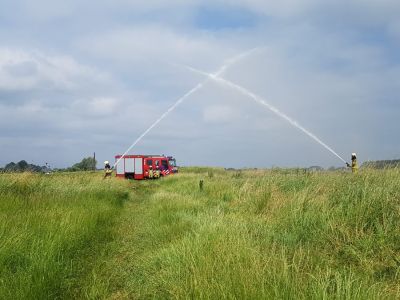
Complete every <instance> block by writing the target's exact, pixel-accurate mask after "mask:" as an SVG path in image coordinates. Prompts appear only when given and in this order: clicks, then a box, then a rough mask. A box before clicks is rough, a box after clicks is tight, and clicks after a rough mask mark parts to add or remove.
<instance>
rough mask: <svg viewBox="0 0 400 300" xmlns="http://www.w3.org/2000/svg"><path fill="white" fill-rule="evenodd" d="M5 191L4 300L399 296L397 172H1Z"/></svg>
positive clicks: (0, 258)
mask: <svg viewBox="0 0 400 300" xmlns="http://www.w3.org/2000/svg"><path fill="white" fill-rule="evenodd" d="M200 180H203V182H204V185H203V189H202V190H200V188H199V181H200ZM0 195H1V201H0V217H1V218H0V299H2V298H5V299H8V298H20V299H22V298H36V299H42V298H43V299H46V298H47V299H48V298H60V299H61V298H87V299H170V298H173V299H182V298H184V299H187V298H193V299H399V298H400V271H399V270H400V170H399V169H391V170H380V171H374V170H364V171H361V172H360V173H359V174H355V175H354V174H351V173H343V172H319V173H303V172H301V171H299V170H279V169H276V170H269V171H265V170H247V171H246V170H244V171H225V170H223V169H213V168H187V169H183V170H182V172H181V173H180V174H178V175H173V176H170V177H168V178H163V179H161V180H157V181H139V182H127V181H125V180H117V179H115V178H113V179H112V180H106V181H102V180H101V175H99V174H95V173H94V174H76V175H75V174H61V175H55V176H53V177H46V176H39V175H31V174H23V175H4V176H1V177H0Z"/></svg>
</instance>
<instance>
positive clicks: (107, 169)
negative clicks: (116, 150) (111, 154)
mask: <svg viewBox="0 0 400 300" xmlns="http://www.w3.org/2000/svg"><path fill="white" fill-rule="evenodd" d="M111 174H112V169H111V166H110V163H109V162H108V161H107V160H106V161H105V162H104V178H107V177H109V178H111Z"/></svg>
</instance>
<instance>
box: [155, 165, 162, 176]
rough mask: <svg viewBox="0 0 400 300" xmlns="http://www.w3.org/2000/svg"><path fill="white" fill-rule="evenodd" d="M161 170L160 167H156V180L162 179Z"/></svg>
mask: <svg viewBox="0 0 400 300" xmlns="http://www.w3.org/2000/svg"><path fill="white" fill-rule="evenodd" d="M160 174H161V173H160V169H159V167H158V165H157V166H156V171H155V172H154V178H155V179H158V178H160Z"/></svg>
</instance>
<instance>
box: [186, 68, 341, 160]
mask: <svg viewBox="0 0 400 300" xmlns="http://www.w3.org/2000/svg"><path fill="white" fill-rule="evenodd" d="M184 67H185V68H187V69H188V70H190V71H192V72H195V73H197V74H201V75H203V76H206V77H207V78H211V79H213V80H214V81H216V82H218V83H220V84H222V85H225V86H228V87H230V88H232V89H235V90H237V91H238V92H240V93H242V94H243V95H245V96H247V97H249V98H251V99H253V100H254V101H256V102H257V103H259V104H261V105H263V106H265V107H267V108H268V109H269V110H270V111H272V112H273V113H274V114H276V115H277V116H279V117H280V118H282V119H284V120H286V121H287V122H289V123H290V124H291V125H292V126H294V127H296V128H297V129H299V130H301V131H302V132H303V133H305V134H306V135H308V136H309V137H310V138H312V139H313V140H314V141H316V142H317V143H318V144H320V145H321V146H322V147H324V148H325V149H326V150H328V151H329V152H331V153H332V154H333V155H335V156H336V157H337V158H339V159H340V160H341V161H342V162H344V163H346V160H344V159H343V158H342V157H341V156H340V155H339V154H337V153H336V152H335V151H334V150H333V149H332V148H331V147H329V146H328V145H327V144H325V143H324V142H323V141H321V140H320V139H319V138H318V137H317V136H316V135H315V134H313V133H312V132H310V131H309V130H307V129H306V128H304V127H303V126H302V125H300V124H299V123H298V122H296V121H295V120H293V119H292V118H290V117H289V116H288V115H286V114H284V113H283V112H281V111H280V110H279V109H277V108H276V107H274V106H273V105H271V104H269V103H268V102H267V101H266V100H264V99H263V98H262V97H260V96H258V95H256V94H254V93H252V92H250V91H249V90H247V89H245V88H244V87H242V86H240V85H238V84H235V83H233V82H231V81H229V80H226V79H224V78H222V77H221V76H220V75H221V74H218V73H215V74H209V73H206V72H203V71H200V70H197V69H195V68H192V67H189V66H184Z"/></svg>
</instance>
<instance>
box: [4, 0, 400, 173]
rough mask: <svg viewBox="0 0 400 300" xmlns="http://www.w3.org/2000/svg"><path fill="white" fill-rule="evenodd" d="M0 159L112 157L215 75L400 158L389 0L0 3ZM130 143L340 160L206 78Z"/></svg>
mask: <svg viewBox="0 0 400 300" xmlns="http://www.w3.org/2000/svg"><path fill="white" fill-rule="evenodd" d="M0 4H1V8H2V9H1V10H0V153H1V156H0V166H4V165H5V164H6V163H9V162H10V161H14V162H17V161H19V160H22V159H25V160H26V161H28V162H29V163H34V164H38V165H44V164H45V162H48V163H49V164H50V165H51V166H52V167H59V168H60V167H67V166H71V165H72V164H74V163H76V162H79V161H80V160H81V159H82V158H84V157H88V156H92V155H93V152H96V158H97V159H98V161H99V164H98V167H102V162H103V161H104V160H109V161H114V156H115V155H116V154H122V153H124V152H125V150H126V149H127V148H128V147H129V146H130V145H131V144H132V142H133V141H134V140H136V139H137V138H138V137H139V136H140V135H141V134H142V133H143V132H144V131H145V130H146V129H147V128H148V127H149V126H150V125H151V124H152V123H153V122H154V121H155V120H156V119H158V118H159V117H160V116H161V115H162V114H163V113H164V112H165V111H166V110H167V109H168V108H169V107H170V106H171V105H173V104H174V103H175V102H176V101H177V100H178V99H179V98H180V97H181V96H182V95H184V94H185V93H186V92H188V91H189V90H191V89H192V88H193V87H195V86H196V85H197V84H198V83H200V82H204V81H205V80H206V78H205V77H204V76H203V75H201V74H197V73H194V72H191V71H190V70H189V69H187V68H186V67H185V66H191V67H194V68H196V69H200V70H202V71H204V72H207V73H213V72H216V71H217V70H218V69H219V68H220V67H221V66H223V65H224V64H226V63H227V62H229V60H230V59H232V57H235V56H237V55H238V54H240V53H243V52H245V51H248V50H250V49H253V48H256V47H259V48H258V50H257V51H254V52H252V53H251V54H250V55H248V56H246V57H243V58H242V59H240V60H238V61H237V62H235V63H234V64H232V65H230V66H229V67H228V68H227V69H226V71H225V72H224V74H223V78H225V79H227V80H229V81H231V82H233V83H235V84H238V85H240V86H242V87H244V88H245V89H247V90H249V91H251V92H252V93H254V94H257V95H258V96H260V97H262V98H263V99H264V100H265V101H267V102H268V103H270V104H271V105H273V106H275V107H276V108H278V109H279V110H280V111H282V112H284V113H285V114H286V115H288V116H290V117H291V118H292V119H294V120H296V121H297V122H298V123H299V124H301V125H302V126H303V127H305V128H307V129H308V130H309V131H311V132H312V133H313V134H315V135H316V136H318V137H319V138H320V139H321V140H322V141H323V142H324V143H326V144H327V145H329V146H330V147H331V148H332V149H334V150H335V151H336V152H337V153H338V154H339V155H340V156H342V157H343V158H345V159H346V160H349V157H350V155H351V153H352V152H357V154H358V158H359V160H360V161H361V162H362V161H366V160H382V159H396V158H397V159H398V158H400V139H399V138H398V136H399V132H400V122H399V116H400V99H399V97H400V96H399V95H400V18H399V17H398V16H399V15H400V2H399V1H397V0H347V1H344V0H326V1H317V0H281V1H269V0H237V1H233V0H225V1H221V0H213V1H210V0H202V1H200V0H170V1H161V0H147V1H130V0H104V1H92V0H90V1H78V0H70V1H57V0H36V1H28V0H12V1H9V0H0ZM131 153H136V154H165V155H173V156H174V157H176V159H177V162H178V164H179V165H182V166H188V165H198V166H219V167H227V168H228V167H234V168H243V167H250V168H252V167H258V168H269V167H274V166H275V167H277V166H279V167H304V166H312V165H319V166H323V167H330V166H342V165H343V163H342V162H341V161H340V160H339V159H338V158H337V157H335V156H334V155H332V153H330V152H329V151H327V150H326V149H325V148H323V147H321V145H319V144H318V143H316V142H315V141H313V140H312V139H310V137H308V136H307V135H305V134H304V133H303V132H301V131H299V130H298V129H296V128H294V127H293V126H291V125H290V124H289V123H288V122H286V121H285V120H283V119H281V118H279V117H277V116H276V115H275V114H273V113H272V112H271V111H269V110H268V109H266V108H265V107H263V106H261V105H259V104H257V103H256V102H254V101H253V100H252V99H250V98H248V97H246V96H245V95H243V94H241V93H238V92H237V91H236V90H234V89H232V88H230V87H228V86H226V85H224V84H221V83H218V82H215V81H213V80H208V81H207V82H206V83H205V84H204V86H203V88H201V89H199V90H198V91H197V92H196V93H194V94H193V95H191V96H190V97H188V98H187V99H186V100H185V101H184V102H183V103H182V104H181V105H180V106H178V107H177V108H176V109H175V110H174V111H173V112H171V113H170V114H169V115H168V116H167V117H166V118H165V119H164V120H163V121H162V122H161V123H160V124H159V125H158V126H157V127H155V128H154V129H153V130H152V131H151V132H150V133H149V134H148V135H146V136H145V137H144V138H143V139H142V140H141V141H140V143H138V145H137V146H136V147H135V148H133V149H132V151H131Z"/></svg>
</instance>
